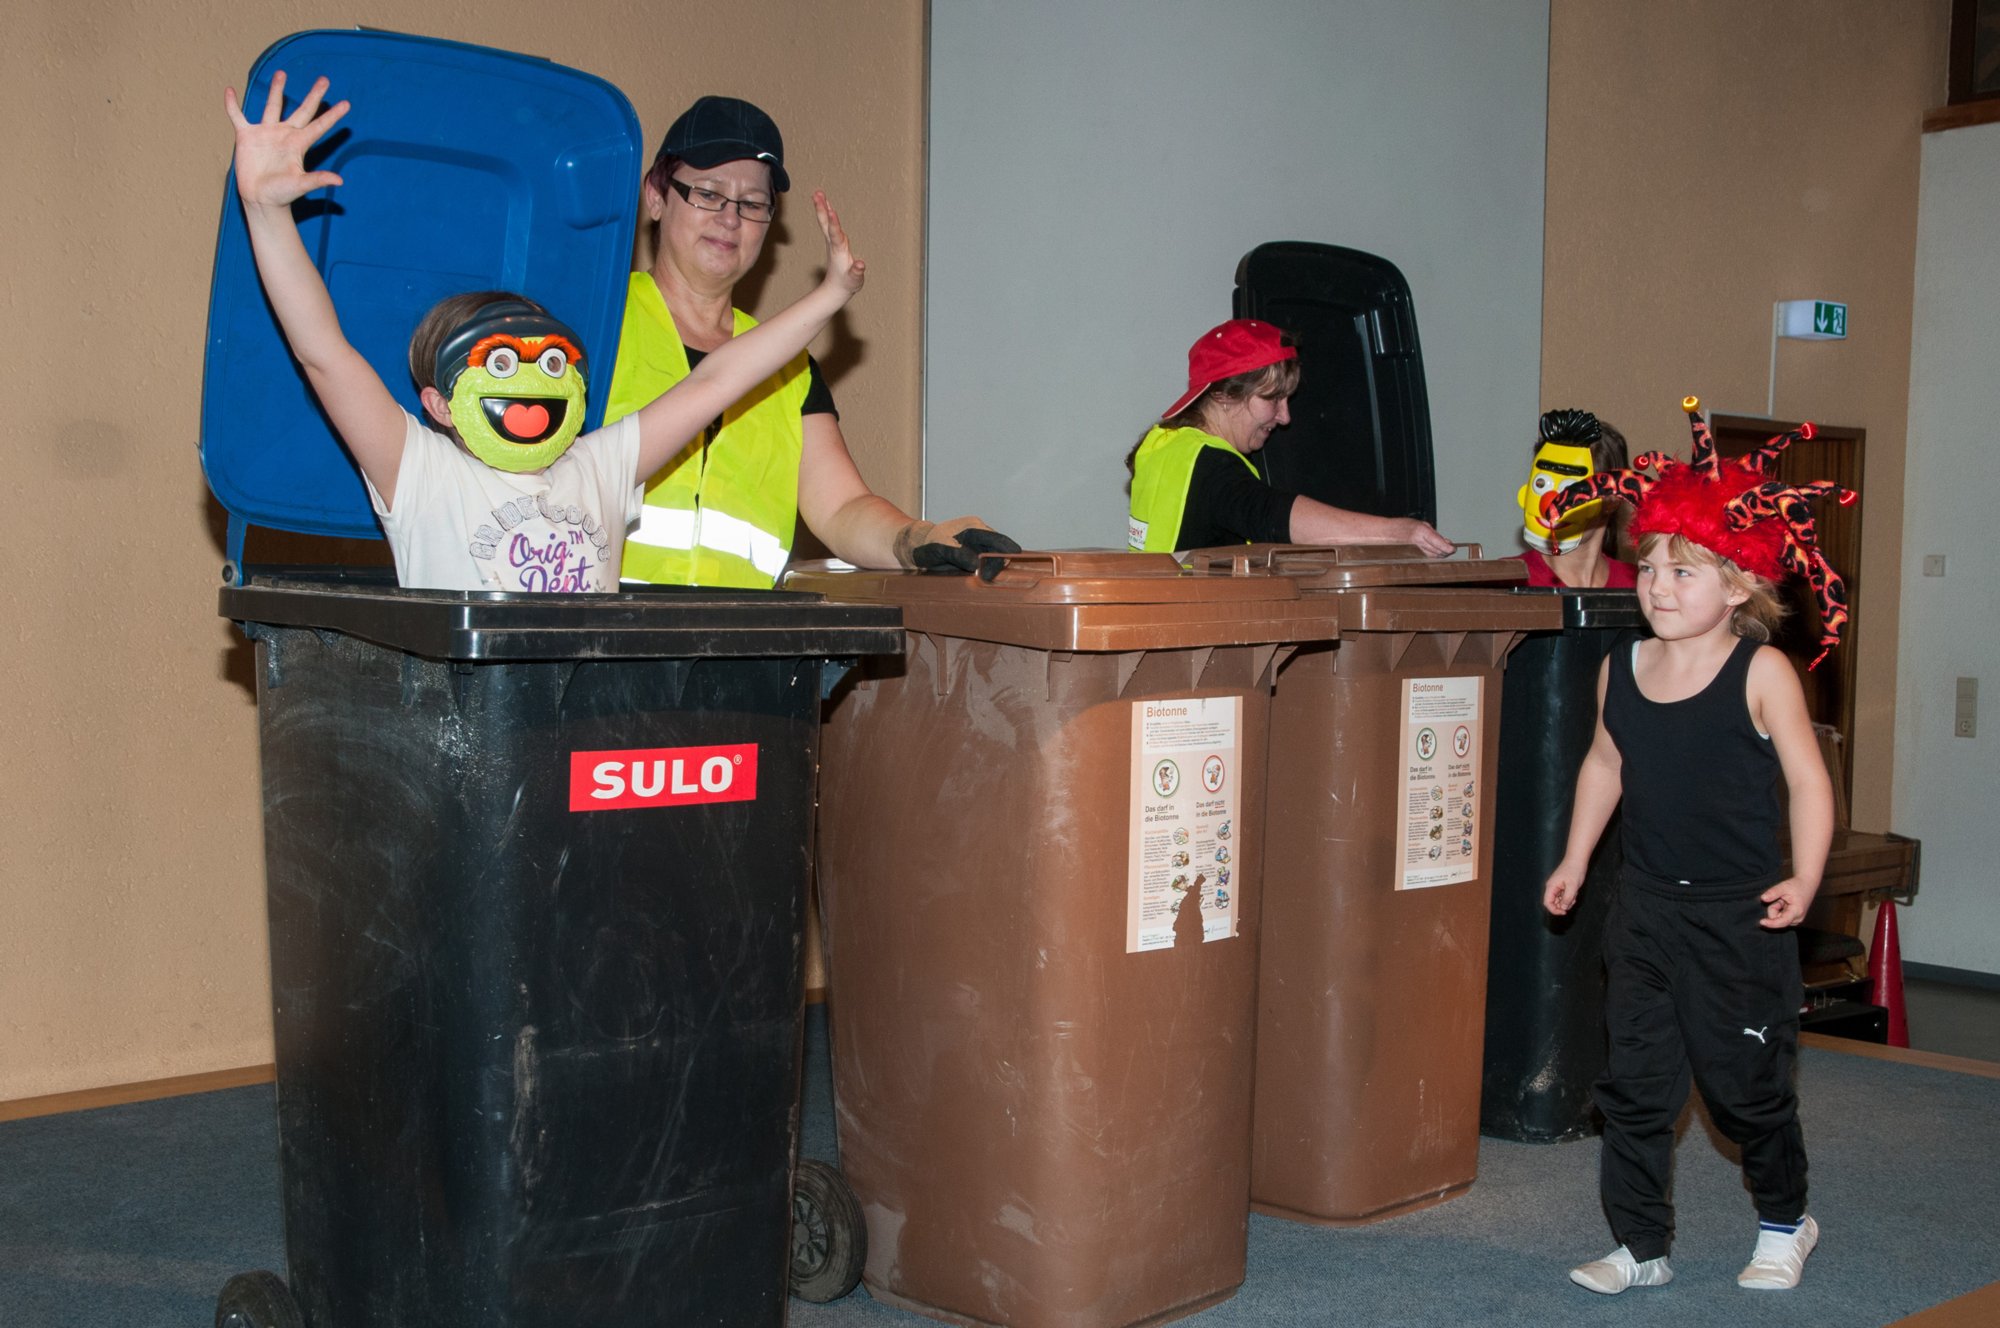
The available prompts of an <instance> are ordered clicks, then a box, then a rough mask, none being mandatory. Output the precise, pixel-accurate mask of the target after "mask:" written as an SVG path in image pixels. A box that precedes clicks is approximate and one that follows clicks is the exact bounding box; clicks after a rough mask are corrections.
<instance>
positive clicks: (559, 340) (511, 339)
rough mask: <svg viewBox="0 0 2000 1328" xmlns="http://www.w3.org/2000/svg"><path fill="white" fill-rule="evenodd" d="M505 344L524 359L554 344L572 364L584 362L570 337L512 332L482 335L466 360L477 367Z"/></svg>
mask: <svg viewBox="0 0 2000 1328" xmlns="http://www.w3.org/2000/svg"><path fill="white" fill-rule="evenodd" d="M503 346H504V347H506V348H507V349H509V350H511V351H513V352H514V353H515V354H516V355H519V356H520V357H521V358H522V359H524V360H532V359H535V358H537V357H538V356H540V355H541V353H542V352H543V351H545V350H547V349H549V348H550V347H551V346H553V347H555V348H557V349H558V350H560V351H562V353H563V354H564V355H565V356H567V357H568V359H569V362H570V363H571V364H574V365H579V366H580V365H582V363H583V351H582V349H581V348H580V347H578V346H577V344H576V343H575V342H574V341H571V340H570V339H569V338H568V337H565V336H560V335H554V334H552V335H549V336H546V337H517V336H515V335H514V334H513V333H511V332H495V333H494V334H493V335H492V336H490V337H481V338H480V339H479V340H478V341H476V342H474V343H473V346H472V353H471V354H470V355H467V356H466V357H465V362H466V363H467V364H469V365H472V366H474V367H475V368H476V367H478V366H481V365H484V364H485V363H486V357H487V356H488V355H491V354H492V353H493V352H494V351H496V350H499V349H500V348H501V347H503Z"/></svg>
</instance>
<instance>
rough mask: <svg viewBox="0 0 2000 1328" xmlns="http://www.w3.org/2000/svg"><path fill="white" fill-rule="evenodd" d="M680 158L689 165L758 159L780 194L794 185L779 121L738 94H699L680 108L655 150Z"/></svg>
mask: <svg viewBox="0 0 2000 1328" xmlns="http://www.w3.org/2000/svg"><path fill="white" fill-rule="evenodd" d="M667 156H673V157H679V158H680V159H681V160H682V161H684V162H686V163H687V164H688V165H690V166H720V165H721V164H722V163H723V162H725V161H746V160H747V161H761V162H763V163H764V164H765V165H767V166H769V167H770V168H771V184H772V186H773V187H775V188H776V189H777V191H778V192H779V193H781V194H782V193H784V192H785V191H786V190H787V189H790V188H791V187H792V177H791V176H789V175H787V174H785V140H784V136H783V135H781V134H780V133H779V132H778V125H777V122H776V121H774V120H772V119H771V117H770V116H768V115H766V114H764V112H763V111H762V110H761V109H760V108H759V107H757V106H754V105H752V104H751V103H750V102H747V101H742V100H740V99H738V98H736V97H703V98H701V99H700V100H699V101H697V102H695V104H694V105H692V106H690V107H688V108H687V110H685V111H683V112H682V113H681V118H680V119H678V120H676V121H674V123H673V125H672V127H671V128H669V129H668V130H667V136H666V138H665V139H664V140H662V141H661V143H660V150H659V152H658V153H656V154H655V155H654V158H653V160H654V161H655V162H657V161H658V160H659V159H660V158H661V157H667Z"/></svg>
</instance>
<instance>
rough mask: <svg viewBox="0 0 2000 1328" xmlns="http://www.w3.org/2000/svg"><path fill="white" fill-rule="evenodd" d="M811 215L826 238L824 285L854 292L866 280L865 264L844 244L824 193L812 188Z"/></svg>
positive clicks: (841, 233)
mask: <svg viewBox="0 0 2000 1328" xmlns="http://www.w3.org/2000/svg"><path fill="white" fill-rule="evenodd" d="M813 215H814V216H815V217H817V218H819V231H820V234H821V235H824V236H825V237H826V278H825V284H827V285H829V286H838V287H840V288H841V289H842V290H844V291H846V292H847V293H848V294H849V295H852V294H854V292H856V291H858V290H860V289H861V283H862V282H863V281H865V280H867V277H868V265H867V264H866V263H864V262H862V261H861V260H860V259H858V258H856V257H855V256H854V251H853V250H852V249H851V248H849V247H848V244H847V232H846V231H844V230H842V229H841V227H840V214H839V213H838V212H835V211H834V210H833V204H831V203H829V202H827V201H826V194H825V193H823V192H821V191H820V190H817V189H815V190H814V191H813Z"/></svg>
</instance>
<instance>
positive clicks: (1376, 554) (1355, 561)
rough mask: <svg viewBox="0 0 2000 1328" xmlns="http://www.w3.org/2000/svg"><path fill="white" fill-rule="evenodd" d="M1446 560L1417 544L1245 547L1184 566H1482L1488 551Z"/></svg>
mask: <svg viewBox="0 0 2000 1328" xmlns="http://www.w3.org/2000/svg"><path fill="white" fill-rule="evenodd" d="M1451 547H1452V551H1451V552H1450V553H1448V554H1446V555H1445V556H1444V557H1443V558H1432V557H1430V556H1429V555H1427V554H1425V553H1424V551H1423V550H1421V549H1419V548H1418V547H1417V546H1416V545H1414V544H1245V545H1242V546H1240V547H1231V548H1226V549H1196V550H1194V551H1193V552H1191V553H1188V554H1186V555H1184V556H1185V557H1186V559H1187V561H1186V563H1185V564H1184V566H1185V567H1186V568H1187V570H1188V571H1189V572H1190V573H1192V574H1193V575H1195V576H1223V575H1228V576H1248V575H1249V574H1250V573H1251V572H1253V571H1254V572H1275V571H1276V570H1278V567H1279V566H1280V565H1281V564H1283V563H1286V562H1293V561H1307V560H1310V561H1312V562H1314V563H1317V564H1319V565H1321V566H1324V565H1326V564H1327V563H1329V562H1331V563H1336V564H1346V565H1360V564H1367V563H1384V562H1396V563H1407V562H1450V561H1453V560H1455V559H1457V558H1458V556H1459V554H1461V553H1463V554H1464V555H1465V557H1464V560H1463V561H1466V562H1480V561H1483V560H1484V559H1485V557H1486V549H1485V547H1484V546H1483V545H1481V544H1478V543H1466V544H1454V545H1452V546H1451Z"/></svg>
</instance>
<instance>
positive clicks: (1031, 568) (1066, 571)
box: [974, 549, 1181, 587]
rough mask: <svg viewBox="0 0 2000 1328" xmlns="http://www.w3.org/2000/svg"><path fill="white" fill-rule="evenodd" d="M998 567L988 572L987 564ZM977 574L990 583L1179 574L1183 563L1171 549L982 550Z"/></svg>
mask: <svg viewBox="0 0 2000 1328" xmlns="http://www.w3.org/2000/svg"><path fill="white" fill-rule="evenodd" d="M995 564H997V565H998V566H999V571H997V572H995V573H993V574H992V575H990V576H989V575H987V572H986V569H987V567H988V566H991V565H995ZM979 572H980V574H979V575H978V576H977V577H975V578H974V580H976V581H977V582H979V584H981V585H987V586H1001V587H1006V586H1024V585H1032V584H1034V583H1036V582H1039V581H1042V580H1045V579H1048V578H1052V577H1063V576H1075V577H1085V576H1120V577H1130V576H1161V577H1178V576H1180V575H1181V565H1180V563H1179V562H1177V561H1176V560H1175V558H1174V556H1173V555H1172V554H1170V553H1127V552H1125V551H1124V550H1122V549H1030V550H1024V551H1022V552H1018V553H981V554H980V555H979Z"/></svg>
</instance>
